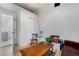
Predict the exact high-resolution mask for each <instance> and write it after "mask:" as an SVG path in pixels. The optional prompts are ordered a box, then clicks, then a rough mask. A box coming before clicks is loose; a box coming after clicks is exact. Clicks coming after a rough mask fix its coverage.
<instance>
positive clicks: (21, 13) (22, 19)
mask: <svg viewBox="0 0 79 59" xmlns="http://www.w3.org/2000/svg"><path fill="white" fill-rule="evenodd" d="M0 7H1V8H4V9H7V10H10V11H13V12H15V13H16V14H17V16H16V21H17V23H16V27H17V29H16V32H17V34H16V37H17V39H16V40H15V41H16V43H17V44H18V45H19V46H23V45H26V44H28V43H29V39H28V40H27V39H26V36H27V35H26V34H25V33H26V32H28V31H29V33H30V32H35V33H38V31H39V30H38V20H37V16H36V14H34V13H31V12H30V11H28V10H25V9H24V8H22V7H19V6H17V5H16V4H12V3H0ZM29 17H30V18H29ZM31 18H32V19H33V20H34V21H32V20H31ZM32 24H33V25H32ZM31 25H32V26H31ZM29 27H30V28H29ZM32 30H33V31H32ZM30 36H31V35H30ZM30 36H29V37H30ZM26 41H27V42H26Z"/></svg>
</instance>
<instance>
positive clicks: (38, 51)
mask: <svg viewBox="0 0 79 59" xmlns="http://www.w3.org/2000/svg"><path fill="white" fill-rule="evenodd" d="M52 47H53V45H48V44H46V43H45V42H40V43H38V44H37V45H34V46H30V47H27V48H24V49H22V50H20V52H21V54H22V55H23V56H42V55H43V54H45V53H46V52H47V51H48V50H49V49H50V48H52Z"/></svg>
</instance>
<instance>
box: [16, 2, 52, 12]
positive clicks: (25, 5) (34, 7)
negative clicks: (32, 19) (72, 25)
mask: <svg viewBox="0 0 79 59" xmlns="http://www.w3.org/2000/svg"><path fill="white" fill-rule="evenodd" d="M16 4H17V5H19V6H21V7H23V8H25V9H27V10H29V11H31V12H36V11H38V10H40V9H41V8H44V7H46V6H49V5H51V4H52V3H16Z"/></svg>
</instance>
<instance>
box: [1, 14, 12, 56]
mask: <svg viewBox="0 0 79 59" xmlns="http://www.w3.org/2000/svg"><path fill="white" fill-rule="evenodd" d="M0 49H1V52H0V53H1V55H5V56H7V55H13V16H11V15H7V14H0Z"/></svg>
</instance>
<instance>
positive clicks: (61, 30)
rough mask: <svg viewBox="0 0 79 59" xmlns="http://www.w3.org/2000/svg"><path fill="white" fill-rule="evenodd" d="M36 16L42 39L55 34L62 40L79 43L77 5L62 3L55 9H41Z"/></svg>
mask: <svg viewBox="0 0 79 59" xmlns="http://www.w3.org/2000/svg"><path fill="white" fill-rule="evenodd" d="M38 14H39V23H40V30H42V31H44V37H47V36H49V35H52V34H56V35H60V37H61V38H62V39H63V40H72V41H76V42H79V4H74V3H73V4H68V3H63V4H61V6H59V7H56V8H54V7H50V8H48V9H47V8H46V9H45V8H43V9H42V10H41V11H40V10H39V13H38Z"/></svg>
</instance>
